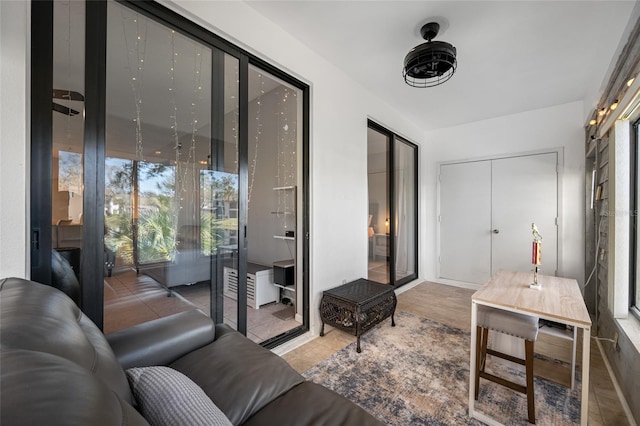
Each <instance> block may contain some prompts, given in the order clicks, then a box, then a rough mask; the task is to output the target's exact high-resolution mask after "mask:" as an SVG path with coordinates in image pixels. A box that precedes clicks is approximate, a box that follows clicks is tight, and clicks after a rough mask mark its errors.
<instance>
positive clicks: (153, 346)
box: [0, 278, 381, 426]
mask: <svg viewBox="0 0 640 426" xmlns="http://www.w3.org/2000/svg"><path fill="white" fill-rule="evenodd" d="M0 349H1V351H0V374H1V379H0V387H1V388H0V424H2V425H3V426H12V425H44V424H46V425H147V424H149V423H148V422H147V419H145V418H144V417H143V415H142V414H141V412H143V410H141V404H139V401H136V400H135V398H134V396H133V392H132V388H131V387H130V380H131V378H130V377H129V380H128V379H127V372H126V369H129V368H132V367H146V366H168V367H171V368H172V369H174V370H177V371H178V372H180V373H182V374H183V375H185V376H186V377H188V378H189V379H190V380H191V381H193V382H195V384H197V385H198V386H199V387H200V388H201V389H202V390H203V391H204V393H205V394H206V396H205V398H206V397H208V398H210V400H211V401H213V404H215V405H216V406H217V407H218V408H219V409H220V410H221V411H222V412H223V413H224V415H226V417H227V418H228V420H230V422H231V424H233V425H239V424H245V425H379V424H381V423H380V422H379V421H378V420H376V419H375V418H374V417H372V416H371V415H370V414H368V413H367V412H366V411H364V410H363V409H361V408H360V407H359V406H357V405H355V404H354V403H352V402H350V401H348V400H347V399H345V398H343V397H341V396H339V395H338V394H336V393H334V392H333V391H331V390H329V389H327V388H324V387H322V386H320V385H317V384H315V383H312V382H310V381H306V380H305V379H304V378H303V377H302V376H301V375H299V374H298V373H297V372H296V371H294V370H293V369H292V368H291V367H290V366H289V365H288V364H287V363H286V362H285V361H284V360H282V359H281V358H280V357H279V356H277V355H275V354H273V353H272V352H270V351H269V350H267V349H264V348H262V347H261V346H259V345H257V344H255V343H253V342H251V341H250V340H249V339H247V338H245V337H244V336H242V335H241V334H239V333H237V332H236V331H234V330H232V329H231V328H229V327H228V326H226V325H214V324H213V322H212V321H211V320H210V319H209V318H208V317H207V316H206V315H204V314H203V313H202V312H200V311H198V310H193V311H188V312H182V313H180V314H176V315H173V316H170V317H165V318H161V319H158V320H154V321H150V322H147V323H144V324H140V325H137V326H134V327H130V328H128V329H124V330H121V331H119V332H116V333H113V334H110V335H108V336H106V337H105V336H104V335H103V334H102V333H101V332H100V330H99V329H98V328H97V327H96V326H95V325H94V324H93V322H91V321H90V320H89V319H88V318H87V317H86V316H84V315H83V313H82V312H81V311H80V309H79V308H78V307H77V306H76V304H75V303H74V302H73V301H72V300H71V299H70V298H69V297H67V296H66V295H65V294H64V293H63V292H61V291H59V290H57V289H55V288H53V287H49V286H45V285H42V284H38V283H35V282H31V281H26V280H22V279H18V278H7V279H2V280H0ZM129 371H132V370H129ZM171 371H173V370H171ZM152 390H153V387H152ZM169 390H170V391H171V392H177V393H178V394H180V393H181V392H182V391H181V389H179V388H176V387H175V386H172V387H170V388H169ZM162 393H163V396H165V395H164V393H166V391H162ZM179 396H182V397H184V395H179ZM211 401H209V402H211ZM166 407H168V409H169V410H170V411H171V410H178V409H179V407H180V405H179V404H178V403H171V404H166ZM166 407H165V408H166ZM225 420H226V419H225Z"/></svg>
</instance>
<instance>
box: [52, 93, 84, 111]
mask: <svg viewBox="0 0 640 426" xmlns="http://www.w3.org/2000/svg"><path fill="white" fill-rule="evenodd" d="M53 99H64V100H67V101H84V96H82V94H81V93H80V92H75V91H73V90H63V89H53ZM52 107H53V110H54V111H57V112H59V113H60V114H64V115H69V116H71V117H73V116H74V115H78V114H80V112H79V111H76V110H75V109H73V108H69V107H66V106H64V105H61V104H59V103H57V102H53V104H52Z"/></svg>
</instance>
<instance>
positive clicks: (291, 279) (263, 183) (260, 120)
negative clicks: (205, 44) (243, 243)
mask: <svg viewBox="0 0 640 426" xmlns="http://www.w3.org/2000/svg"><path fill="white" fill-rule="evenodd" d="M302 97H303V94H302V91H301V90H300V89H297V88H295V87H293V86H291V85H290V84H288V83H285V82H284V81H282V80H280V79H278V78H277V77H275V76H273V75H272V74H269V73H267V72H265V71H263V70H261V69H259V68H257V67H254V66H250V67H249V128H248V134H249V158H248V165H249V168H248V176H249V184H248V185H249V188H248V205H249V211H248V228H247V240H248V261H249V264H248V268H247V269H248V271H249V279H248V281H247V287H248V290H247V293H248V294H247V300H248V302H247V305H248V308H247V309H248V311H249V312H248V315H247V316H248V323H247V330H248V333H247V335H248V337H249V338H251V339H253V340H255V341H264V340H267V339H269V338H272V337H275V336H277V335H279V334H281V333H284V332H285V331H288V330H290V329H293V328H295V327H298V326H299V325H301V323H302V312H303V305H302V300H303V298H302V268H301V262H299V260H300V259H302V241H301V240H300V239H299V238H298V235H299V234H300V233H301V232H302V231H301V230H302V220H299V219H298V217H302V216H301V212H302V208H301V206H302V197H300V196H299V195H300V194H301V192H300V191H299V189H300V188H301V186H300V185H301V183H302V180H301V178H300V175H301V170H302V169H301V160H300V159H301V158H302V157H301V153H302V135H303V132H302V125H303V121H302Z"/></svg>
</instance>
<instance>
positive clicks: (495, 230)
mask: <svg viewBox="0 0 640 426" xmlns="http://www.w3.org/2000/svg"><path fill="white" fill-rule="evenodd" d="M491 232H493V233H494V234H499V233H500V230H499V229H494V230H493V231H491Z"/></svg>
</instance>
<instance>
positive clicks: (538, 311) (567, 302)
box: [471, 270, 591, 328]
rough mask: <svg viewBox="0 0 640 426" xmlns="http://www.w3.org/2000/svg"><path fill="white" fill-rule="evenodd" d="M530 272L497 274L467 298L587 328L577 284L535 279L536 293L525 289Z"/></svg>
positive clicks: (586, 314)
mask: <svg viewBox="0 0 640 426" xmlns="http://www.w3.org/2000/svg"><path fill="white" fill-rule="evenodd" d="M532 281H533V272H514V271H504V270H501V271H498V273H496V275H495V276H494V277H493V278H491V279H490V280H489V282H487V283H486V284H484V285H483V286H482V287H480V289H478V291H476V292H475V293H474V294H473V296H472V297H471V299H472V300H474V301H476V302H479V303H481V304H483V305H485V304H486V305H489V306H494V307H498V308H502V309H506V310H511V311H515V312H522V313H526V314H531V315H534V316H537V317H540V318H545V319H549V320H552V321H559V322H562V323H565V324H570V325H576V326H578V327H581V328H584V327H590V326H591V317H590V316H589V312H588V311H587V307H586V305H585V303H584V299H583V297H582V292H581V291H580V286H579V285H578V282H577V281H576V280H574V279H570V278H561V277H553V276H548V275H538V282H539V283H540V285H541V288H540V289H534V288H529V284H530V283H531V282H532Z"/></svg>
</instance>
